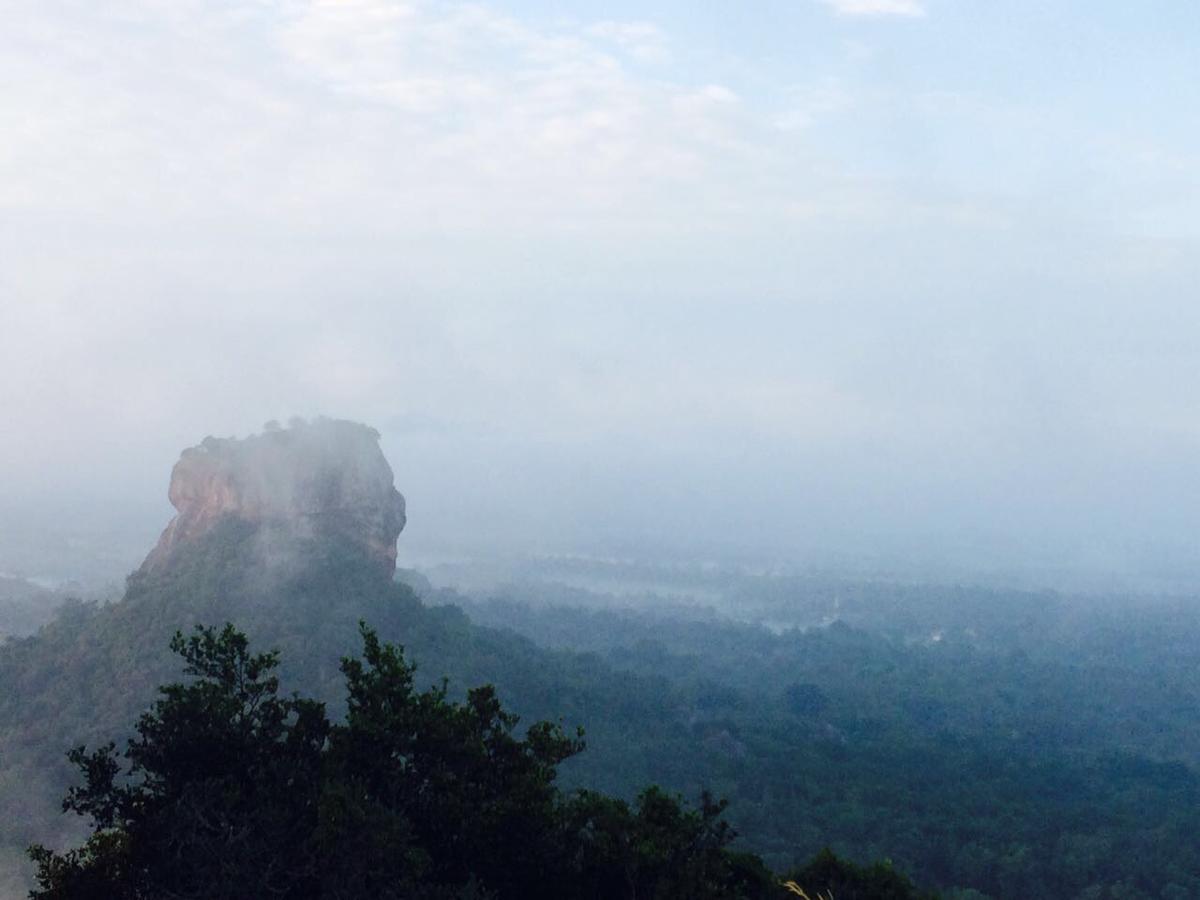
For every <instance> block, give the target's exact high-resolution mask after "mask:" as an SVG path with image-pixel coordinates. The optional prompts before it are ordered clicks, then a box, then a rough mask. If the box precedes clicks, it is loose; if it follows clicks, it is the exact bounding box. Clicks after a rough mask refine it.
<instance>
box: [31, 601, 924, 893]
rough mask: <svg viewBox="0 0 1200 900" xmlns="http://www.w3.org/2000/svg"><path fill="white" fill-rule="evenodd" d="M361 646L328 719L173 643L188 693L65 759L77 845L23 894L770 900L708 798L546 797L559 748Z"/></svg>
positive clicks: (203, 640)
mask: <svg viewBox="0 0 1200 900" xmlns="http://www.w3.org/2000/svg"><path fill="white" fill-rule="evenodd" d="M361 637H362V655H361V658H345V659H343V661H342V665H341V670H342V673H343V676H344V678H345V684H346V690H347V694H348V703H347V714H346V719H345V722H344V723H342V724H336V725H334V724H331V723H330V722H329V720H328V719H327V717H326V715H325V710H324V707H323V705H322V704H320V703H317V702H315V701H313V700H308V699H301V698H299V697H295V696H293V697H290V698H289V697H281V696H280V695H279V681H278V678H277V677H276V675H275V669H276V668H277V666H278V664H279V661H278V657H277V655H276V654H274V653H266V654H257V655H256V654H251V653H250V652H249V648H248V642H247V640H246V638H245V636H244V635H243V634H241V633H240V632H238V631H237V630H235V629H234V628H233V626H232V625H227V626H225V628H224V629H223V630H221V631H215V630H213V629H209V628H197V630H196V632H195V633H194V634H192V635H191V636H190V637H188V638H186V639H185V638H184V637H183V636H182V635H181V634H179V633H177V634H176V635H175V637H174V638H173V640H172V642H171V646H172V649H173V650H175V652H176V653H178V654H180V655H181V656H182V657H183V659H184V661H185V663H186V667H185V672H186V673H187V674H188V675H189V676H191V680H189V681H187V682H184V683H173V684H170V685H167V686H166V687H163V688H161V697H160V699H159V700H158V702H157V703H156V704H155V705H154V707H153V709H151V710H150V711H149V712H147V713H145V714H144V715H142V717H141V718H140V719H139V721H138V723H137V728H136V736H135V737H134V738H132V739H131V740H130V741H129V743H128V747H127V749H126V750H125V752H124V754H123V762H122V759H121V757H119V756H118V754H117V752H116V749H115V746H114V745H113V744H111V743H110V744H107V745H104V746H102V747H100V748H99V749H98V750H95V751H92V752H90V753H89V752H87V751H85V750H84V748H82V747H79V748H76V749H74V750H72V751H71V753H70V758H71V761H72V762H73V763H74V764H75V765H76V766H77V767H78V768H79V770H80V771H81V773H82V775H83V784H82V786H77V787H74V788H72V789H71V790H70V792H69V793H68V795H67V799H66V801H65V803H64V808H65V809H68V810H71V811H74V812H76V813H78V814H80V815H83V816H86V817H88V818H89V819H90V821H91V827H92V835H91V837H90V838H89V839H88V840H87V842H86V843H85V844H84V845H83V846H82V847H80V848H78V849H75V850H70V851H67V852H64V853H57V852H54V851H51V850H48V849H46V848H45V847H42V846H35V847H33V848H31V850H30V856H31V858H32V859H33V861H34V862H35V864H36V865H37V879H38V883H39V888H38V889H37V890H35V891H34V892H33V893H32V894H31V897H32V898H34V900H81V898H84V900H91V898H102V897H103V898H152V897H153V898H158V897H196V898H200V897H203V898H211V900H221V898H230V900H232V898H239V897H248V896H253V897H269V896H279V897H328V898H350V897H395V898H401V897H406V898H429V900H435V898H456V897H458V898H462V897H468V896H474V897H495V898H514V900H516V898H531V897H540V896H547V897H548V896H554V897H561V898H579V900H584V898H595V900H600V898H615V897H629V898H648V900H652V898H661V900H668V898H676V897H688V898H696V900H709V898H711V900H717V898H748V900H749V898H765V897H769V896H779V895H780V887H779V885H778V882H777V880H776V879H774V877H773V876H772V875H771V873H770V872H769V871H768V870H767V869H766V867H765V866H764V865H763V864H762V863H761V861H759V860H758V859H757V858H755V857H751V856H749V855H746V854H740V853H735V852H732V851H731V850H729V848H728V845H729V844H730V842H731V841H732V840H733V838H734V832H733V830H732V829H731V828H730V826H729V825H728V824H727V823H725V822H724V821H723V820H722V818H721V813H722V812H723V810H724V804H721V803H717V802H714V801H713V800H712V798H711V797H710V796H708V795H707V794H705V795H703V796H702V798H701V805H700V807H699V808H698V809H694V810H693V809H689V808H687V807H685V806H683V805H682V804H681V803H680V801H679V800H678V799H677V798H675V797H672V796H670V795H668V794H666V793H664V792H663V791H661V790H659V789H658V788H650V789H647V790H645V791H643V792H642V793H641V794H640V795H639V796H638V798H637V800H636V802H635V803H634V804H633V805H632V806H631V805H629V804H627V803H625V802H624V801H622V800H619V799H615V798H611V797H606V796H604V795H602V794H599V793H596V792H591V791H582V792H578V793H576V794H572V795H563V794H561V793H560V792H559V791H558V789H557V788H556V787H555V786H554V780H555V776H556V770H557V767H558V765H559V763H561V762H562V761H564V760H565V759H567V758H568V757H570V756H572V755H574V754H576V753H578V752H579V751H580V750H581V749H582V742H581V741H580V739H579V736H578V735H576V736H575V737H570V736H568V735H566V734H565V733H564V732H563V730H562V729H561V727H559V726H557V725H552V724H549V723H546V722H540V723H537V724H535V725H533V726H532V727H530V728H529V729H528V730H527V731H526V732H525V733H524V735H523V736H521V737H518V736H517V735H516V734H515V729H516V726H517V719H516V717H515V716H513V715H511V714H510V713H508V712H506V711H505V710H504V709H503V708H502V706H501V704H500V702H499V700H498V699H497V697H496V694H495V692H494V690H493V689H492V688H491V687H482V688H477V689H475V690H472V691H470V692H469V693H468V694H467V697H466V700H465V701H464V702H461V703H458V702H453V701H451V700H450V699H449V698H448V696H447V690H446V687H445V685H444V684H443V685H442V686H440V687H434V688H431V689H429V690H426V691H417V690H415V689H414V684H413V675H414V668H413V666H412V665H411V664H409V663H408V662H407V661H406V660H405V658H404V655H403V653H402V652H401V650H400V649H399V648H398V647H395V646H392V645H389V644H384V643H382V642H380V641H379V639H378V637H377V636H376V634H375V633H374V632H373V631H371V630H370V629H368V628H366V627H365V626H362V627H361ZM862 896H873V895H869V894H864V895H862ZM879 896H880V897H881V898H882V897H887V898H892V897H906V896H908V895H906V894H886V895H884V894H880V895H879Z"/></svg>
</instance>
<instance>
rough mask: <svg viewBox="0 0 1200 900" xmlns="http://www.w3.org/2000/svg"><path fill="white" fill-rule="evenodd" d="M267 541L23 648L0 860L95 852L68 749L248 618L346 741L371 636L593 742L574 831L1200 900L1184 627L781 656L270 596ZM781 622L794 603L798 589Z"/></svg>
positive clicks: (885, 633) (793, 644)
mask: <svg viewBox="0 0 1200 900" xmlns="http://www.w3.org/2000/svg"><path fill="white" fill-rule="evenodd" d="M245 537H246V536H245V535H244V534H242V533H240V532H239V530H238V526H237V525H236V523H230V525H229V526H228V527H222V528H221V529H218V530H217V531H215V532H213V533H212V534H211V535H208V536H207V537H206V538H205V539H204V540H203V542H201V543H200V544H198V545H197V546H196V547H195V548H193V550H192V552H191V553H190V554H189V557H188V559H187V560H186V561H185V563H184V564H182V565H180V566H178V567H174V568H173V569H172V570H171V571H169V572H167V573H164V574H163V575H162V576H156V577H153V578H135V579H133V580H132V581H131V582H130V585H129V589H128V591H127V595H126V597H125V599H124V600H123V601H121V602H120V603H116V604H111V605H96V604H73V605H70V606H68V607H67V608H65V609H64V610H63V612H62V613H61V614H60V615H59V617H58V618H57V619H56V620H55V621H54V622H52V623H51V624H50V625H48V626H47V627H46V628H44V629H43V630H42V631H41V632H40V633H39V634H38V636H37V637H35V638H29V639H23V640H17V641H11V642H9V643H8V644H7V645H5V646H4V647H3V648H2V649H0V760H2V761H3V768H2V771H0V846H3V847H4V848H7V849H6V850H4V851H0V859H4V860H6V861H7V860H12V859H15V858H18V857H20V856H21V855H22V854H23V848H24V847H26V846H27V845H29V844H30V843H35V842H41V843H44V844H47V845H48V846H54V847H57V848H62V847H66V846H73V845H78V844H79V843H80V842H81V841H82V840H83V839H85V838H86V837H87V835H86V833H84V832H82V831H81V830H80V828H79V824H80V820H79V819H78V817H73V816H62V815H60V814H59V813H58V812H57V810H58V809H59V807H60V801H61V798H62V796H63V794H64V792H65V791H66V789H67V787H68V785H69V784H71V783H72V781H73V779H75V778H76V777H77V773H76V772H75V770H74V768H73V767H72V766H71V765H70V764H69V763H68V762H67V760H66V759H65V757H64V756H63V752H64V750H65V749H66V748H69V747H72V746H76V745H78V744H80V743H86V744H87V745H89V746H90V747H93V748H96V747H100V746H103V745H104V744H105V743H106V742H107V741H109V740H110V739H117V740H118V745H120V741H121V738H122V736H124V735H129V734H130V730H129V729H130V728H131V725H132V723H134V722H136V721H137V719H138V716H139V715H140V714H141V713H143V712H144V711H145V710H146V709H147V708H148V707H149V706H150V704H151V703H152V702H153V700H154V697H155V691H156V686H157V685H159V684H164V683H169V682H171V681H173V680H174V679H176V678H177V677H178V668H177V661H176V660H175V658H174V657H173V656H172V655H171V654H170V653H169V652H168V651H167V649H166V648H167V645H168V643H169V641H170V639H171V635H172V634H173V633H174V631H175V630H177V629H180V628H183V629H190V628H191V627H192V625H193V624H195V623H198V622H199V623H214V622H225V621H232V622H236V623H237V624H238V627H239V628H241V629H243V630H244V632H245V633H246V634H247V635H249V636H250V637H251V639H252V640H253V642H254V644H255V646H259V647H264V648H272V649H277V650H278V651H279V653H280V656H279V669H278V672H279V677H280V680H281V683H282V684H284V685H286V686H287V688H288V689H289V690H290V689H295V690H298V691H300V692H301V693H302V695H304V696H306V697H310V698H312V699H313V700H315V701H318V702H322V703H324V704H325V709H326V710H327V712H326V715H327V717H328V722H329V723H332V724H331V725H330V726H329V727H330V728H337V727H342V723H343V722H346V721H348V720H347V719H346V718H345V717H346V713H347V711H348V706H347V702H346V684H345V676H344V673H343V672H342V671H341V670H340V669H339V666H338V662H337V661H338V659H339V658H341V657H351V658H357V657H358V656H359V654H360V651H361V649H362V647H361V636H360V634H359V631H358V622H359V621H360V620H363V621H366V622H369V623H370V624H371V625H372V627H374V628H375V629H376V630H377V632H378V635H379V637H380V639H381V640H382V641H385V642H391V643H397V644H403V645H404V648H405V659H407V660H409V661H411V662H413V663H415V664H416V665H417V666H418V668H417V670H416V672H417V674H416V676H415V678H416V681H415V685H416V687H418V688H420V687H429V686H436V685H438V684H440V680H441V677H442V676H447V677H448V678H449V679H450V682H449V685H450V687H449V693H448V694H446V695H445V697H444V700H445V702H446V703H447V704H451V705H453V704H462V703H466V702H468V695H467V693H466V692H465V687H467V686H470V685H482V684H494V685H495V688H496V696H497V697H498V698H499V700H501V701H502V702H503V708H504V709H506V710H512V711H514V712H516V713H519V714H520V715H521V716H522V717H523V721H524V722H526V723H530V722H535V721H539V720H549V721H551V722H561V723H562V724H563V725H564V726H565V728H566V729H567V733H568V734H569V733H571V729H573V727H574V726H575V725H583V726H584V727H585V728H586V730H587V733H586V742H587V748H586V750H584V751H583V752H581V753H576V754H573V755H569V756H567V757H565V758H564V759H562V761H561V762H560V763H558V765H557V766H556V767H555V769H556V772H557V778H556V780H555V782H554V784H555V785H556V787H557V790H559V791H561V792H562V794H561V795H558V796H559V800H560V801H562V804H563V805H562V806H561V807H558V809H559V813H560V814H563V815H565V812H564V810H565V809H567V808H568V807H569V803H570V802H571V801H569V798H572V797H575V796H577V795H576V791H577V790H579V789H587V790H589V791H591V792H593V793H592V795H591V796H594V797H600V796H603V797H605V798H607V799H606V800H605V803H613V804H618V803H624V804H626V805H625V807H624V810H625V812H623V813H621V815H628V816H629V817H630V818H629V819H627V820H624V825H622V827H625V825H628V826H629V827H630V828H633V829H635V832H636V828H637V824H636V819H637V817H638V816H639V815H641V813H640V812H639V810H640V807H639V805H638V803H639V801H638V796H639V794H640V793H641V792H642V791H644V790H645V789H646V787H647V786H649V785H658V786H660V787H661V791H660V792H659V793H657V794H655V795H652V796H654V797H656V798H665V799H664V800H663V802H664V803H666V804H667V807H664V808H673V809H675V810H677V812H678V815H679V816H680V822H683V821H685V820H686V821H690V822H693V823H694V822H695V821H696V820H695V819H694V818H689V817H693V816H695V815H700V817H701V820H702V821H703V820H704V808H703V806H700V807H697V808H689V807H687V806H685V805H678V803H677V802H676V801H675V799H674V798H675V796H676V795H682V796H683V797H685V798H690V799H691V800H692V801H693V802H695V801H697V800H698V798H700V797H701V796H702V792H703V791H705V790H708V791H709V792H710V793H711V796H713V797H716V798H727V799H728V801H729V806H728V808H727V809H726V810H725V812H724V815H723V816H722V820H723V821H726V822H728V823H729V824H730V825H731V826H732V827H733V829H735V830H736V832H737V837H736V838H735V839H734V840H733V842H732V843H730V844H728V845H727V846H724V847H723V849H722V851H721V852H722V853H729V854H741V853H750V854H754V855H756V856H758V857H760V858H761V859H762V861H763V864H764V865H765V866H766V867H768V868H769V869H770V870H772V871H774V872H776V873H783V872H799V871H800V870H801V869H802V868H803V867H805V866H807V865H808V864H809V862H810V861H811V860H812V859H813V858H814V856H816V855H817V854H819V853H821V851H822V849H823V848H825V847H826V846H828V847H830V848H831V849H832V851H833V853H835V854H836V858H837V859H838V860H853V861H857V862H860V863H865V864H871V863H872V861H875V860H885V859H886V860H890V861H891V863H892V865H893V866H894V870H895V871H899V872H904V873H905V874H906V875H908V876H909V877H911V878H912V879H913V881H914V882H915V883H916V884H918V885H921V886H922V887H925V888H927V889H932V890H937V891H939V893H941V895H942V896H944V897H952V898H979V897H988V896H990V897H995V898H1000V897H1010V896H1021V897H1025V898H1047V900H1049V898H1055V900H1058V898H1064V897H1066V898H1115V897H1153V898H1180V897H1190V896H1200V851H1198V850H1197V848H1196V846H1195V842H1194V835H1195V834H1196V833H1200V802H1198V801H1200V785H1198V784H1197V779H1196V774H1195V769H1194V760H1195V758H1196V757H1195V755H1194V748H1195V731H1194V729H1195V728H1196V724H1195V723H1196V720H1195V716H1194V710H1195V709H1196V702H1195V701H1196V697H1195V691H1196V688H1195V686H1194V684H1193V681H1192V679H1191V677H1190V675H1189V673H1194V671H1196V667H1195V663H1196V660H1195V654H1196V653H1197V652H1198V650H1197V648H1200V640H1196V641H1193V640H1190V637H1189V636H1200V635H1197V629H1196V625H1195V621H1194V618H1193V616H1192V612H1191V611H1190V610H1189V609H1188V608H1186V607H1174V608H1171V607H1167V606H1162V607H1159V608H1155V609H1151V610H1146V611H1143V612H1142V613H1141V614H1140V615H1139V617H1134V616H1132V615H1128V614H1126V613H1117V612H1112V613H1100V612H1097V613H1096V614H1095V615H1093V616H1091V617H1090V618H1089V617H1086V616H1083V617H1082V618H1081V619H1080V620H1081V621H1083V622H1084V623H1086V624H1085V625H1084V626H1083V627H1081V628H1076V629H1073V630H1072V629H1071V628H1067V627H1066V626H1065V625H1052V624H1051V623H1053V622H1059V623H1066V622H1069V621H1072V620H1073V619H1076V618H1080V617H1079V616H1077V614H1076V612H1074V611H1070V612H1069V614H1068V613H1064V612H1063V611H1062V607H1061V601H1059V600H1058V599H1056V598H1053V597H1048V596H1047V597H1044V598H1043V597H1040V596H1038V595H1022V596H1017V597H1013V598H1011V600H1012V604H1013V605H1012V606H1011V607H1010V609H1009V613H1008V614H1006V612H1005V607H1004V604H1005V602H1006V599H1005V597H1004V595H1002V594H994V593H988V592H979V593H977V594H974V595H972V594H970V592H967V593H965V594H964V593H963V592H957V593H955V592H947V597H946V598H944V599H942V600H938V601H937V603H941V604H942V605H944V606H947V607H948V608H950V609H952V611H953V616H954V617H957V618H956V619H955V623H951V624H947V625H945V627H944V628H943V629H942V630H941V631H940V633H934V631H932V630H931V628H930V627H929V626H931V625H932V624H934V623H935V622H936V621H937V620H938V616H937V615H935V610H934V611H931V610H933V607H935V606H936V605H937V604H936V603H934V601H932V600H929V599H928V595H924V594H922V595H920V596H910V597H909V599H905V596H904V594H905V592H908V591H909V590H910V589H897V597H896V599H895V602H893V603H891V604H888V603H883V604H882V605H880V606H879V609H880V610H881V612H880V613H879V615H878V617H877V619H876V620H875V621H874V623H872V622H871V621H868V620H867V619H866V618H858V619H853V620H852V621H853V622H854V624H853V625H852V626H850V625H846V624H844V623H843V624H832V625H826V626H823V627H815V628H811V629H809V630H807V631H784V632H783V633H775V632H772V631H770V630H768V629H765V628H762V627H757V626H752V625H742V624H736V623H732V622H730V621H727V620H724V619H722V618H720V617H719V616H715V615H707V614H696V613H695V611H694V610H693V611H675V612H671V613H668V614H662V613H650V612H646V611H641V612H633V611H624V612H622V611H616V610H611V609H610V610H607V611H599V612H597V611H592V610H587V609H581V608H567V607H564V606H561V605H560V606H555V605H554V604H552V603H547V602H544V601H546V600H547V598H546V597H539V598H535V599H537V600H538V603H537V604H534V605H530V604H528V603H522V602H508V603H505V602H495V603H486V604H485V603H478V604H476V603H469V602H468V600H467V599H466V598H464V597H460V596H457V595H453V594H449V593H446V592H441V593H436V592H435V593H428V592H427V594H428V595H427V596H426V598H425V602H422V601H421V600H420V599H418V597H417V596H416V595H415V594H414V592H413V590H411V589H410V588H409V587H408V586H406V585H404V584H394V583H386V582H383V581H381V580H380V579H379V578H377V577H376V576H374V575H373V574H371V570H370V569H369V567H364V566H362V565H361V564H360V563H361V560H358V559H357V558H356V557H355V554H354V551H353V550H351V549H350V548H346V547H338V546H332V545H331V546H321V547H313V548H310V549H311V551H312V552H311V553H310V554H308V555H307V557H306V558H308V559H309V561H310V564H309V565H307V566H306V567H305V568H304V570H303V571H299V572H293V573H289V574H288V575H287V576H286V577H275V578H265V577H263V576H262V574H261V572H259V571H257V570H256V568H255V555H254V552H253V548H252V546H251V543H250V542H248V541H247V540H246V539H245ZM763 586H764V590H765V591H776V590H777V589H778V588H779V586H778V585H777V584H775V583H773V582H769V581H764V582H763ZM793 588H795V586H793ZM879 590H882V589H879ZM564 596H565V595H564ZM794 596H795V600H796V603H797V604H800V605H801V606H805V605H813V603H814V602H815V601H811V600H810V599H808V598H805V597H804V596H803V594H802V592H801V591H799V590H795V591H794ZM921 597H925V599H924V600H922V599H921ZM767 599H769V601H770V604H771V605H772V606H774V607H779V606H780V605H781V604H784V605H786V602H787V599H786V596H785V592H783V591H782V590H778V596H774V595H772V596H771V597H770V598H767ZM935 599H936V598H935ZM764 602H765V600H764ZM823 602H824V601H823ZM922 603H924V604H926V606H929V605H930V604H933V605H932V606H929V608H928V609H922ZM464 607H466V611H464ZM972 607H975V608H977V609H976V612H971V609H972ZM815 608H816V607H815V606H814V609H815ZM822 615H823V613H822ZM797 617H799V616H797ZM914 617H915V618H916V619H917V625H916V626H911V623H910V620H913V619H914ZM981 617H982V618H981ZM779 618H783V617H779ZM481 622H482V623H483V624H482V625H481V624H480V623H481ZM993 623H994V624H993ZM489 624H490V626H491V627H488V625H489ZM1189 629H1190V630H1189ZM1063 635H1068V636H1069V639H1063ZM1054 646H1057V647H1059V650H1058V651H1057V653H1056V652H1054V650H1053V649H1052V648H1053V647H1054ZM527 734H528V732H527V731H525V730H524V729H523V728H522V727H520V726H519V727H518V728H517V729H516V730H515V731H514V732H513V739H514V740H517V741H521V740H525V739H526V735H527ZM55 759H57V760H61V762H60V763H57V764H52V765H50V766H48V765H47V760H55ZM557 802H559V801H556V803H557ZM671 804H675V806H674V807H671ZM614 808H618V809H619V807H614ZM672 814H674V813H672ZM718 843H719V842H718ZM839 865H841V863H840V862H839ZM26 871H27V872H28V871H29V870H28V869H27V870H26ZM491 889H492V890H496V889H497V888H495V887H493V888H491ZM810 893H811V891H810ZM835 894H836V896H838V897H839V898H844V897H845V896H847V895H846V894H845V893H838V892H836V891H835Z"/></svg>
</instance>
